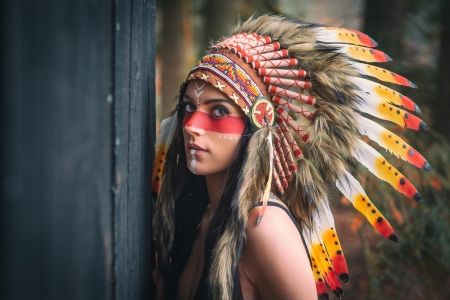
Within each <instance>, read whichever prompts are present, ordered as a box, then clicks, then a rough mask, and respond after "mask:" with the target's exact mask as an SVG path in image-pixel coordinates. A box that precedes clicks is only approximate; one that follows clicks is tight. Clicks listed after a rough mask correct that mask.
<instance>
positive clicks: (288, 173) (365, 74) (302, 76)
mask: <svg viewBox="0 0 450 300" xmlns="http://www.w3.org/2000/svg"><path fill="white" fill-rule="evenodd" d="M376 45H377V44H376V42H375V41H374V40H373V39H371V38H370V37H369V36H367V35H366V34H364V33H361V32H359V31H356V30H347V29H343V28H331V27H323V26H320V25H317V24H311V23H307V22H302V21H298V20H292V19H288V18H285V17H281V16H271V15H264V16H261V17H258V18H251V19H250V20H248V21H246V22H245V23H243V24H240V25H238V26H237V27H236V28H235V29H234V31H233V35H232V36H230V37H229V38H226V39H223V40H222V41H220V42H218V43H216V44H214V45H213V46H212V47H211V49H210V50H209V52H208V53H207V55H205V56H204V57H203V58H202V59H201V61H200V62H199V63H198V64H197V65H196V66H195V67H194V68H193V69H192V70H191V72H190V73H189V75H188V76H187V78H186V81H185V82H184V83H183V84H182V86H184V85H185V84H186V83H187V82H188V81H190V80H194V79H200V80H204V81H207V82H209V83H211V84H212V85H214V86H215V87H216V88H218V89H219V90H220V91H222V92H224V93H225V94H227V95H228V96H229V97H230V99H232V100H233V101H234V102H235V103H236V104H237V105H239V106H240V107H241V108H242V110H243V111H244V112H245V114H246V115H247V116H248V117H249V118H250V119H251V121H252V124H253V126H254V128H255V129H256V131H255V133H254V135H253V137H252V139H251V140H250V144H249V147H248V149H247V161H246V163H245V164H244V166H243V169H242V172H241V179H240V181H239V184H238V191H237V192H236V193H235V199H233V201H232V212H231V215H230V217H229V218H230V219H229V221H228V222H227V225H226V228H225V230H224V233H223V234H222V236H221V237H220V239H219V241H218V243H217V245H216V248H215V249H214V252H213V261H212V263H211V269H210V275H209V284H210V286H211V288H212V292H213V295H214V298H217V299H219V298H221V299H231V297H232V296H231V293H232V290H233V280H232V278H233V274H234V272H235V271H236V267H237V263H238V261H239V258H240V253H241V250H242V245H243V241H244V239H245V228H246V226H247V222H248V218H247V214H248V210H249V209H250V208H251V207H252V206H254V205H255V204H256V203H257V202H259V201H260V200H261V196H262V199H263V202H264V203H266V200H267V189H266V191H264V188H261V187H264V186H267V184H269V185H271V186H272V190H273V191H275V192H276V193H277V194H278V195H279V197H280V199H281V200H283V201H284V202H285V203H286V205H287V206H288V207H289V209H290V210H291V212H292V213H293V214H294V216H295V217H296V219H297V220H298V221H300V220H304V224H306V226H303V229H302V230H303V235H304V236H305V238H306V240H307V244H308V245H307V247H308V250H309V254H310V259H311V262H312V267H313V271H314V272H313V273H314V278H315V280H316V286H317V292H318V295H320V296H322V297H325V298H327V297H328V292H327V288H326V285H325V283H326V284H327V285H328V286H329V287H330V289H331V290H332V291H333V292H334V293H335V294H336V295H337V296H338V297H340V295H342V294H343V291H342V286H341V283H340V281H343V282H347V280H348V270H347V264H346V261H345V258H344V254H343V249H342V247H341V245H340V242H339V240H338V237H337V233H336V229H335V226H334V219H333V215H332V212H331V209H330V205H329V199H328V190H329V188H330V187H334V188H336V187H337V189H338V190H339V191H340V192H341V193H342V194H343V195H344V196H346V197H347V198H348V199H349V200H350V201H351V202H352V203H353V205H354V207H355V208H356V209H357V210H358V211H360V212H361V213H362V214H363V215H364V216H365V217H366V218H367V220H368V221H369V223H370V224H371V225H372V226H374V227H375V228H376V229H377V230H378V231H379V232H380V233H381V234H382V235H383V236H385V237H386V238H388V239H390V240H392V241H394V242H397V241H398V239H397V236H396V234H395V232H394V230H393V228H392V226H391V225H390V224H389V222H388V221H387V220H386V219H385V218H384V216H383V215H382V214H381V213H380V211H379V210H378V209H377V208H376V207H375V205H374V204H373V202H372V201H371V200H370V199H369V197H368V196H367V195H366V193H365V192H364V190H363V187H362V186H361V184H360V183H359V182H358V181H357V180H356V179H355V178H354V177H353V176H352V175H351V173H350V172H349V170H350V168H349V166H348V162H355V161H358V162H359V163H361V164H362V165H364V166H365V167H366V168H367V169H368V170H369V171H370V172H372V173H373V174H374V175H375V176H377V177H378V178H380V179H382V180H384V181H387V182H388V183H390V184H391V185H392V186H393V187H394V188H395V189H397V190H398V191H399V192H401V193H403V194H404V195H406V196H407V197H409V198H412V199H414V200H415V201H417V202H420V201H421V196H420V194H419V192H418V191H417V190H416V188H415V187H414V186H413V185H412V183H411V182H410V181H409V180H408V179H407V178H406V177H405V176H404V175H403V174H401V173H400V172H399V171H398V170H397V169H395V168H394V167H393V166H392V165H391V164H390V163H389V162H388V161H387V160H386V159H385V158H384V157H383V156H381V154H379V153H378V152H377V151H376V150H374V149H373V148H372V147H371V146H370V145H368V144H367V143H365V142H364V141H363V140H361V138H362V137H363V136H367V137H368V138H369V139H371V140H373V141H374V142H376V143H378V144H379V145H380V146H382V147H383V148H385V149H386V150H388V151H389V152H391V153H393V154H395V155H396V156H397V157H399V158H401V159H403V160H406V161H408V162H410V163H411V164H413V165H415V166H417V167H418V168H421V169H424V170H426V171H431V167H430V165H429V164H428V162H427V161H426V160H425V158H424V157H423V156H421V155H420V154H419V153H418V152H417V151H416V150H415V149H413V148H412V147H411V146H410V145H408V144H407V143H406V142H405V141H403V140H402V139H401V138H400V137H398V136H397V135H395V134H394V133H392V132H390V131H388V130H387V129H385V128H384V127H382V126H381V125H379V124H378V123H376V122H375V121H373V120H372V119H371V118H369V116H373V117H375V118H376V119H383V120H388V121H391V122H394V123H396V124H398V125H400V126H402V127H408V128H410V129H413V130H426V129H428V127H427V125H426V124H425V123H424V122H423V121H422V120H420V119H419V118H418V117H416V116H415V115H414V114H413V112H415V113H420V109H419V107H418V106H417V105H416V104H415V103H414V102H413V101H412V100H411V99H409V98H408V97H406V96H403V95H401V94H399V93H398V92H395V91H394V90H392V89H390V88H387V87H385V86H383V85H381V84H379V83H375V82H372V81H370V80H369V78H375V79H378V80H380V81H385V82H390V83H396V84H399V85H404V86H408V87H412V88H416V86H415V85H414V84H413V83H412V82H410V81H409V80H407V79H406V78H404V77H402V76H400V75H398V74H395V73H393V72H390V71H388V70H386V69H384V68H380V67H378V66H373V65H370V64H366V63H365V62H378V63H381V62H387V61H390V60H391V59H390V57H389V56H388V55H386V54H385V53H383V52H381V51H379V50H375V49H373V47H375V46H376ZM400 106H402V107H404V108H405V109H407V110H408V111H406V110H403V109H401V108H400ZM166 123H168V124H169V123H172V122H166ZM163 127H166V126H163ZM169 136H170V134H169ZM267 139H270V143H267V142H265V141H266V140H267ZM261 145H267V147H266V146H261ZM265 148H268V149H265ZM264 149H265V150H264ZM268 157H271V159H270V160H271V161H270V164H269V163H268V162H267V160H268ZM158 160H159V158H158ZM272 160H273V161H272ZM255 165H256V166H260V169H261V170H259V169H258V167H255ZM158 166H160V164H159V161H158ZM158 168H159V167H158ZM257 169H258V170H257ZM262 174H263V175H262ZM158 175H159V174H158ZM155 176H156V175H155ZM159 178H161V176H158V179H159ZM270 182H272V184H271V183H270ZM155 186H156V185H155ZM154 192H155V193H156V192H158V191H157V190H154ZM164 201H165V199H158V201H157V208H156V215H155V218H154V226H155V232H156V238H157V242H159V243H160V244H161V245H160V246H161V247H162V249H163V251H166V252H170V249H171V243H172V239H173V238H172V237H171V236H170V234H169V233H168V232H167V228H172V226H173V222H174V221H173V220H172V219H170V218H169V219H167V218H168V217H173V216H174V213H173V212H162V211H161V210H164V209H166V210H167V209H169V210H170V209H173V207H174V205H173V203H172V204H167V203H163V202H164ZM262 211H264V209H263V210H262ZM262 217H263V216H262V215H261V216H260V218H258V222H260V221H261V218H262ZM164 218H166V219H164ZM164 226H165V227H164ZM163 227H164V228H163ZM164 249H165V250H164ZM163 256H164V257H166V258H167V259H168V258H169V254H168V253H165V254H164V255H163Z"/></svg>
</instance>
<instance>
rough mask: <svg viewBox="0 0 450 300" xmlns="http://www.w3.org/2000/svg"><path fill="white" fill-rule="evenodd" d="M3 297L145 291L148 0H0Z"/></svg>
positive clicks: (130, 295) (150, 54) (150, 66)
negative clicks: (0, 43) (0, 0)
mask: <svg viewBox="0 0 450 300" xmlns="http://www.w3.org/2000/svg"><path fill="white" fill-rule="evenodd" d="M0 5H1V7H0V10H1V11H0V14H1V30H2V32H1V42H2V46H1V86H0V94H1V130H2V132H1V182H0V189H1V202H0V222H1V223H0V238H1V239H0V241H1V244H0V247H1V248H0V276H1V277H0V298H1V299H8V300H9V299H46V300H47V299H55V300H56V299H58V300H59V299H80V300H81V299H83V300H85V299H150V298H151V296H150V295H151V294H152V291H151V287H150V282H151V276H150V273H151V259H150V251H151V242H150V227H149V226H150V221H151V220H150V219H151V205H150V197H149V180H150V179H149V178H150V176H149V173H150V171H151V165H152V162H153V143H154V138H155V134H154V132H155V127H154V120H155V116H154V98H155V97H154V94H155V87H154V82H155V81H154V58H155V56H154V48H155V45H154V43H155V39H154V31H155V29H154V28H155V1H154V0H147V1H145V0H139V1H138V0H133V1H131V0H128V1H127V0H76V1H72V0H40V1H38V0H37V1H25V0H4V1H2V3H1V4H0Z"/></svg>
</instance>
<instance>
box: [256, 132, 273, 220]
mask: <svg viewBox="0 0 450 300" xmlns="http://www.w3.org/2000/svg"><path fill="white" fill-rule="evenodd" d="M267 144H268V146H269V153H270V156H269V162H270V163H269V176H268V179H267V183H266V187H265V189H264V194H263V197H262V203H263V206H262V208H261V211H260V213H259V216H258V219H257V221H256V226H258V225H259V223H261V220H262V218H263V216H264V213H265V211H266V207H267V201H268V200H269V196H270V188H271V187H272V173H273V142H272V132H270V131H269V135H268V136H267Z"/></svg>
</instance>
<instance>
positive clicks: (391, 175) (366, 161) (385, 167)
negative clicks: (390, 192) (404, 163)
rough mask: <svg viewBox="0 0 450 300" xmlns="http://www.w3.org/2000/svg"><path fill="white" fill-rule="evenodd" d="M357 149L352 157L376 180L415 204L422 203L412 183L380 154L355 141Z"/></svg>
mask: <svg viewBox="0 0 450 300" xmlns="http://www.w3.org/2000/svg"><path fill="white" fill-rule="evenodd" d="M356 142H357V147H356V148H355V150H354V152H353V156H354V157H355V158H356V159H357V160H358V161H359V162H360V163H361V164H363V165H364V166H365V167H366V168H367V169H369V171H370V172H371V173H373V174H374V175H375V176H377V177H378V178H380V179H382V180H384V181H386V182H387V183H389V184H391V185H392V186H393V187H394V188H395V189H397V190H398V191H399V192H400V193H402V194H404V195H405V196H407V197H408V198H411V199H414V200H416V201H417V202H421V201H422V196H421V195H420V194H419V192H418V191H417V189H416V188H415V187H414V186H413V185H412V183H411V182H410V181H409V180H408V179H407V178H406V177H405V176H404V175H403V174H402V173H400V172H399V171H398V170H397V169H396V168H394V167H393V166H392V165H391V164H390V163H389V162H388V161H387V160H386V159H385V158H384V157H383V156H382V155H381V154H380V153H378V152H377V151H376V150H375V149H373V148H372V147H370V146H369V145H367V144H366V143H364V142H363V141H361V140H359V139H357V140H356Z"/></svg>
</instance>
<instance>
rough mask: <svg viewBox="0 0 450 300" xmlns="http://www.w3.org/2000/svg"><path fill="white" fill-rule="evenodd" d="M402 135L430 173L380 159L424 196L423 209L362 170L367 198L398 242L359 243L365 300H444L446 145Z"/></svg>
mask: <svg viewBox="0 0 450 300" xmlns="http://www.w3.org/2000/svg"><path fill="white" fill-rule="evenodd" d="M403 133H404V136H405V138H406V139H407V140H409V141H410V143H411V144H412V145H415V146H417V147H416V148H417V150H418V151H419V152H421V153H422V154H423V155H424V156H425V157H426V158H427V159H428V161H429V162H430V164H431V165H432V166H434V170H433V171H432V172H430V173H428V172H426V171H423V170H420V169H417V168H415V167H414V166H411V165H409V164H407V163H405V162H403V161H402V162H400V161H398V160H397V159H396V158H394V157H390V158H389V157H388V156H389V155H384V156H385V157H388V159H389V160H390V161H391V162H392V163H393V165H395V166H396V167H397V168H398V169H399V170H400V171H401V172H402V173H403V174H404V175H405V176H407V177H408V178H410V179H411V181H412V182H413V184H414V185H415V186H416V187H417V189H418V190H419V192H421V193H422V196H423V198H424V201H423V203H422V204H416V203H415V202H414V201H413V200H411V199H407V198H406V197H404V196H403V195H401V194H399V193H397V192H396V191H394V190H393V188H392V187H389V186H388V184H385V183H384V182H380V181H379V180H378V179H376V178H374V176H373V175H371V174H367V172H366V171H363V172H362V173H361V176H362V177H363V178H367V183H366V184H365V187H366V190H367V193H368V195H369V197H372V199H373V200H375V201H374V202H375V203H376V205H377V206H378V208H379V209H380V211H381V212H382V213H383V214H384V215H385V217H386V218H387V219H388V220H389V221H390V223H391V224H392V225H393V227H394V230H395V231H396V234H397V236H398V238H399V244H394V243H390V242H388V241H386V240H382V239H379V238H375V239H374V240H375V243H374V244H371V245H369V243H368V242H365V243H363V244H364V245H365V258H366V264H367V269H368V273H369V288H368V292H367V296H366V299H380V298H381V299H442V298H443V297H444V296H445V295H449V294H450V287H449V285H448V282H450V275H449V273H450V244H449V241H450V207H449V206H448V204H447V203H448V200H449V195H450V180H449V178H450V164H449V159H450V144H449V142H448V141H446V140H445V139H443V138H442V137H441V136H440V135H439V134H438V133H436V132H434V131H429V132H426V133H417V132H413V133H412V134H411V132H406V131H405V132H403ZM400 135H401V133H400ZM379 150H380V149H379ZM380 152H381V151H380ZM396 160H397V161H396ZM380 191H387V193H388V195H386V194H385V193H381V192H380ZM376 200H378V201H376ZM382 200H384V201H382ZM399 212H400V215H401V216H402V217H400V216H399V214H398V213H399ZM362 238H363V239H366V237H365V236H362ZM380 296H381V297H380Z"/></svg>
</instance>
